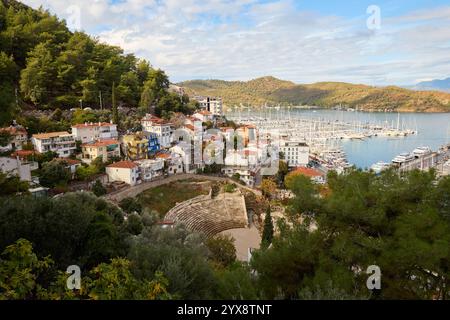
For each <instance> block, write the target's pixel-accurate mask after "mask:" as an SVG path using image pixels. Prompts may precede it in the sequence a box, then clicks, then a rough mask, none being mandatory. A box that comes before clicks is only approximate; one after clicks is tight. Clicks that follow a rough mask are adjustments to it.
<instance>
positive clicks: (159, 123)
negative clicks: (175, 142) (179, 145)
mask: <svg viewBox="0 0 450 320" xmlns="http://www.w3.org/2000/svg"><path fill="white" fill-rule="evenodd" d="M141 125H142V130H144V131H145V132H150V133H154V134H156V136H157V138H158V141H159V145H160V146H161V148H169V147H170V146H171V142H172V127H173V124H172V123H170V122H168V121H166V120H163V119H161V118H158V117H156V116H154V115H151V114H147V115H146V116H145V117H144V118H142V119H141Z"/></svg>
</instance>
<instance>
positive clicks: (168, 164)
mask: <svg viewBox="0 0 450 320" xmlns="http://www.w3.org/2000/svg"><path fill="white" fill-rule="evenodd" d="M156 159H163V160H164V162H165V164H164V167H165V168H166V169H165V171H166V173H167V174H168V175H173V174H177V173H183V158H182V157H181V155H179V154H176V153H167V152H160V153H158V154H157V155H156Z"/></svg>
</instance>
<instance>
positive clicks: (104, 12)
mask: <svg viewBox="0 0 450 320" xmlns="http://www.w3.org/2000/svg"><path fill="white" fill-rule="evenodd" d="M23 2H24V3H26V4H29V5H31V6H33V7H35V8H37V7H39V6H41V5H42V6H43V7H44V8H47V9H49V10H50V11H51V12H53V13H56V14H57V15H58V16H60V17H62V18H65V19H66V20H67V22H68V25H69V26H70V27H71V29H73V30H75V29H81V30H84V31H86V32H88V33H90V34H92V35H95V36H98V37H99V38H100V39H101V41H104V42H107V43H110V44H113V45H120V46H121V47H123V48H124V49H125V51H126V52H128V53H135V54H136V55H137V56H138V57H141V58H145V59H148V60H149V61H150V62H151V63H152V65H154V66H155V67H159V68H162V69H164V70H166V71H167V73H168V74H169V76H170V79H171V80H172V81H173V82H177V81H182V80H188V79H225V80H249V79H252V78H256V77H259V76H265V75H273V76H276V77H279V78H282V79H286V80H291V81H294V82H297V83H312V82H318V81H345V82H353V83H366V84H371V85H388V84H396V85H409V84H414V83H416V82H419V81H423V80H429V79H435V78H445V77H449V76H450V55H449V54H448V53H449V52H450V50H449V49H450V3H449V1H448V0H447V1H443V0H434V1H419V0H408V1H407V0H395V1H393V0H383V1H381V0H374V1H365V0H346V1H334V0H324V1H311V0H309V1H306V0H297V1H296V0H120V1H119V0H77V1H71V0H69V1H61V0H23ZM372 5H375V6H376V8H379V13H380V15H379V17H380V19H378V18H377V16H376V15H373V14H374V11H370V12H369V13H367V9H368V7H369V6H372ZM370 16H371V20H370V21H371V22H373V23H375V24H372V26H375V27H377V28H373V27H371V26H370V25H369V27H368V24H367V20H368V19H369V17H370Z"/></svg>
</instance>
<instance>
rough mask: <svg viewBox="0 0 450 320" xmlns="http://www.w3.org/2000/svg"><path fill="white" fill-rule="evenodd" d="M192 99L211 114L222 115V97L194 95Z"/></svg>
mask: <svg viewBox="0 0 450 320" xmlns="http://www.w3.org/2000/svg"><path fill="white" fill-rule="evenodd" d="M194 100H197V101H198V103H199V104H200V108H201V109H203V110H206V111H209V112H211V113H212V114H213V115H217V116H221V115H223V104H222V98H217V97H204V96H195V97H194Z"/></svg>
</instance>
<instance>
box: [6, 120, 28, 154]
mask: <svg viewBox="0 0 450 320" xmlns="http://www.w3.org/2000/svg"><path fill="white" fill-rule="evenodd" d="M0 132H1V133H8V134H9V135H10V137H11V139H10V141H9V143H8V144H7V145H6V146H4V147H0V151H3V152H4V151H9V150H13V149H15V150H22V145H23V144H24V143H25V142H26V141H27V140H28V133H27V130H25V128H24V127H22V126H18V125H15V126H9V127H6V128H0Z"/></svg>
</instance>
